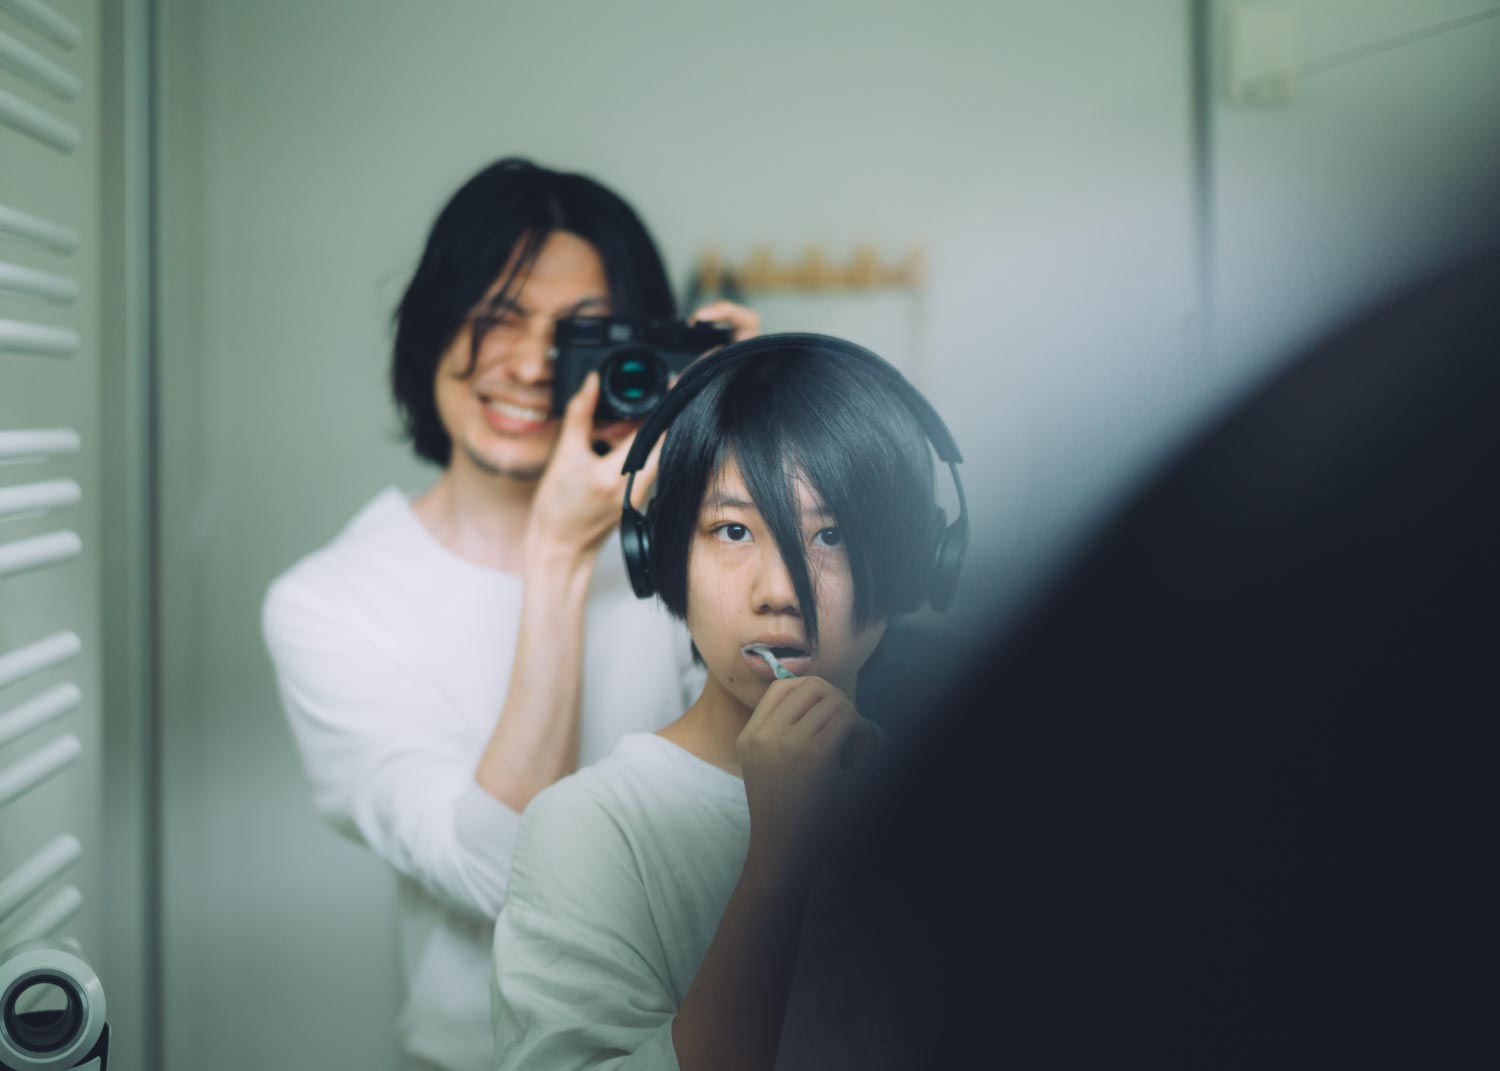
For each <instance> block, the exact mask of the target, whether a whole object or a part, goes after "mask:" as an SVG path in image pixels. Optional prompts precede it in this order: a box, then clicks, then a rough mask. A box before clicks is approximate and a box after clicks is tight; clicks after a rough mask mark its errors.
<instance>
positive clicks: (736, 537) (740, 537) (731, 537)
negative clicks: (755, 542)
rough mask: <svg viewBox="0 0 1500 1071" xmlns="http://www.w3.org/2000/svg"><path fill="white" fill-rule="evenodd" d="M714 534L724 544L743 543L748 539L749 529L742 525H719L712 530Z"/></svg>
mask: <svg viewBox="0 0 1500 1071" xmlns="http://www.w3.org/2000/svg"><path fill="white" fill-rule="evenodd" d="M714 534H715V535H717V536H718V537H719V538H720V539H722V540H724V541H725V542H726V543H743V542H745V540H747V539H749V538H750V529H748V528H746V527H745V526H744V525H743V524H721V525H719V527H717V528H715V529H714Z"/></svg>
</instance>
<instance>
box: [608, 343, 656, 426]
mask: <svg viewBox="0 0 1500 1071" xmlns="http://www.w3.org/2000/svg"><path fill="white" fill-rule="evenodd" d="M599 383H600V386H601V387H602V389H603V394H604V398H605V400H606V401H607V402H608V403H609V405H610V407H611V408H612V409H614V411H615V412H616V413H617V414H618V415H619V416H620V417H621V418H622V419H625V420H633V419H635V418H636V417H640V416H644V415H645V414H646V413H647V412H649V411H650V410H651V408H652V407H653V406H655V405H656V403H657V402H659V401H661V400H662V396H663V395H665V394H666V393H667V366H666V363H665V362H664V361H662V359H661V358H660V357H658V356H657V355H656V353H655V352H654V351H652V350H648V349H646V348H645V347H644V346H628V347H626V348H624V349H620V350H616V351H615V352H614V353H612V354H610V355H609V357H608V358H606V359H605V361H604V364H603V366H602V367H601V368H600V369H599Z"/></svg>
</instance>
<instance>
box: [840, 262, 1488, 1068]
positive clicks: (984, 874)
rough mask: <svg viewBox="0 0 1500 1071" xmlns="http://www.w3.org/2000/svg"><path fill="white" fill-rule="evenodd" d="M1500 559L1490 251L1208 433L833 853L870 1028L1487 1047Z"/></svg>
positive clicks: (977, 671) (1097, 1061) (1199, 1056)
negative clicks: (842, 862)
mask: <svg viewBox="0 0 1500 1071" xmlns="http://www.w3.org/2000/svg"><path fill="white" fill-rule="evenodd" d="M1497 555H1500V261H1497V260H1494V259H1490V260H1486V261H1484V262H1482V263H1477V264H1473V265H1470V266H1469V267H1467V268H1464V269H1463V270H1459V271H1455V272H1452V273H1450V274H1448V275H1446V276H1444V277H1443V278H1441V279H1439V280H1437V281H1435V282H1434V283H1432V284H1430V285H1426V286H1424V287H1422V288H1420V289H1418V290H1416V291H1414V292H1412V293H1410V294H1409V295H1407V296H1405V297H1402V298H1400V299H1398V300H1396V301H1394V302H1392V303H1389V304H1387V305H1386V306H1385V307H1383V308H1381V309H1379V310H1377V311H1376V312H1374V313H1373V314H1372V315H1370V316H1368V317H1366V318H1364V319H1362V320H1361V321H1359V322H1357V323H1356V324H1354V325H1353V326H1351V327H1349V328H1348V329H1346V330H1344V331H1342V332H1340V333H1339V334H1337V335H1336V336H1335V337H1333V338H1331V339H1330V340H1328V341H1326V342H1325V343H1324V344H1322V345H1320V346H1318V347H1317V348H1316V349H1315V350H1314V351H1313V352H1311V353H1310V354H1309V355H1307V356H1306V357H1305V359H1301V360H1299V361H1297V362H1295V363H1294V364H1292V365H1290V366H1289V367H1288V368H1287V369H1286V370H1285V371H1284V372H1282V373H1281V374H1280V375H1278V376H1277V377H1276V378H1275V379H1274V380H1272V381H1271V382H1269V383H1267V384H1266V385H1264V386H1263V387H1262V388H1261V389H1259V390H1257V391H1256V392H1255V393H1254V394H1253V395H1252V396H1251V397H1250V398H1249V399H1248V400H1247V401H1246V402H1245V403H1243V404H1242V405H1240V406H1238V407H1236V408H1235V409H1234V410H1233V411H1232V412H1230V413H1229V415H1228V416H1227V417H1225V418H1224V419H1222V420H1221V421H1219V422H1218V423H1217V424H1216V426H1214V427H1212V428H1210V429H1209V430H1208V431H1206V432H1205V433H1203V434H1202V435H1200V436H1199V437H1197V439H1196V440H1195V441H1194V442H1192V443H1190V444H1189V445H1188V446H1187V448H1186V449H1184V450H1183V451H1182V452H1181V453H1180V454H1179V456H1178V458H1177V460H1175V461H1174V462H1173V463H1172V464H1170V465H1169V466H1167V467H1166V468H1165V469H1164V470H1163V471H1162V472H1161V474H1160V475H1159V477H1158V478H1157V479H1155V480H1154V481H1152V482H1151V483H1150V484H1149V485H1148V486H1147V488H1146V489H1145V490H1144V491H1143V493H1141V494H1140V495H1138V496H1137V497H1136V498H1135V500H1134V502H1133V504H1132V505H1130V506H1129V507H1128V508H1127V509H1125V510H1124V511H1123V512H1122V513H1121V514H1120V515H1119V516H1117V518H1116V519H1115V521H1114V522H1113V523H1112V524H1111V525H1110V526H1108V527H1107V528H1106V529H1105V530H1104V532H1103V534H1102V535H1101V537H1100V538H1098V539H1097V540H1096V541H1095V542H1094V544H1093V546H1092V549H1091V550H1090V551H1089V552H1088V553H1087V554H1085V555H1084V556H1083V557H1082V558H1081V559H1080V560H1079V562H1078V563H1077V564H1076V566H1075V568H1074V569H1073V570H1072V571H1071V572H1070V574H1069V576H1068V578H1067V580H1066V581H1065V582H1064V583H1063V584H1062V585H1061V586H1060V587H1059V588H1057V589H1056V590H1055V591H1054V592H1053V594H1052V596H1051V598H1050V599H1049V600H1047V601H1045V602H1044V604H1043V605H1042V609H1041V611H1040V612H1039V613H1038V614H1037V615H1036V616H1035V617H1034V618H1033V619H1032V620H1031V621H1030V622H1029V624H1028V625H1027V626H1025V627H1024V628H1022V629H1021V630H1020V631H1019V632H1017V633H1015V634H1013V635H1012V636H1011V638H1010V639H1009V640H1008V641H1007V642H1006V644H1005V646H1004V648H1003V649H1001V650H996V651H995V652H994V653H993V657H991V658H989V659H987V660H986V661H985V662H984V663H983V664H980V665H976V666H974V667H973V668H972V670H971V671H970V673H969V675H968V676H967V678H966V679H964V681H963V683H962V685H961V686H960V687H957V688H955V689H954V690H953V691H952V692H951V693H950V694H949V695H947V696H946V698H945V699H944V700H943V702H942V703H940V704H939V705H938V707H937V711H938V713H934V714H933V715H932V716H931V724H932V730H931V732H930V733H929V734H928V735H927V736H926V737H925V738H924V739H923V741H922V745H921V746H920V747H916V748H914V754H913V755H912V759H913V766H912V768H911V769H912V772H910V773H909V775H908V776H907V777H906V778H905V780H904V781H903V782H902V783H901V784H900V787H899V789H898V790H897V791H896V792H894V793H893V794H892V795H891V797H890V798H889V800H888V802H887V803H886V805H885V807H884V810H883V817H882V819H881V821H880V822H879V823H878V824H877V827H876V830H875V831H874V841H873V843H872V844H871V845H869V846H868V847H869V851H868V852H867V853H866V854H865V855H864V856H863V859H864V860H865V862H864V864H863V867H864V868H863V870H862V871H857V872H856V873H854V874H847V873H846V875H845V876H846V878H847V877H852V878H853V879H854V882H853V884H850V885H849V886H848V888H847V892H846V896H847V901H846V902H847V903H848V904H849V910H850V912H851V915H853V916H858V917H863V918H869V917H872V916H873V917H875V918H878V919H879V920H881V921H880V924H879V926H878V929H879V931H880V940H879V944H878V950H873V951H871V952H870V954H869V955H867V956H865V957H864V959H863V961H862V964H861V968H860V969H861V971H862V972H865V975H866V977H865V978H864V979H863V980H862V981H861V982H860V986H861V988H862V989H863V991H864V993H865V995H864V996H863V997H862V998H861V999H860V1004H861V1011H860V1014H861V1016H862V1017H863V1022H864V1027H863V1033H862V1034H861V1035H860V1037H859V1039H858V1040H857V1042H856V1043H855V1044H856V1047H858V1048H860V1049H862V1050H865V1051H867V1052H873V1051H874V1050H875V1049H880V1048H882V1047H884V1048H885V1049H886V1050H887V1051H888V1052H889V1053H890V1054H891V1055H892V1056H895V1055H896V1054H897V1053H899V1054H900V1057H899V1058H900V1059H901V1061H902V1063H903V1065H904V1066H908V1067H910V1066H930V1067H936V1068H959V1067H985V1068H989V1067H995V1068H1003V1067H1015V1068H1042V1067H1058V1068H1092V1067H1118V1066H1129V1067H1135V1066H1140V1067H1152V1068H1175V1067H1181V1068H1221V1067H1234V1068H1288V1067H1317V1068H1333V1067H1369V1066H1377V1067H1388V1066H1399V1067H1469V1066H1500V1062H1497V1053H1500V1042H1497V1040H1496V1032H1495V1020H1496V1008H1497V996H1500V993H1497V990H1500V982H1497V978H1500V966H1497V958H1496V954H1495V953H1496V951H1497V948H1496V942H1495V940H1494V938H1495V935H1496V928H1495V923H1494V919H1495V916H1496V914H1497V910H1500V889H1497V885H1496V882H1495V880H1494V879H1493V877H1492V873H1491V872H1492V871H1494V870H1495V869H1496V868H1495V858H1494V857H1495V855H1496V841H1497V836H1496V834H1497V825H1496V821H1495V819H1496V815H1497V808H1496V806H1495V804H1496V797H1497V784H1500V775H1497V772H1496V770H1495V766H1496V758H1497V754H1500V752H1497V750H1496V748H1495V742H1496V739H1497V734H1496V733H1495V732H1494V731H1493V726H1494V724H1495V722H1496V720H1497V718H1500V626H1497V620H1500V570H1497V565H1496V556H1497ZM871 971H874V972H875V973H876V974H877V975H879V976H880V982H879V984H874V983H872V982H871V981H870V980H869V977H868V972H871ZM880 1033H883V1035H884V1039H883V1041H881V1043H880V1045H875V1046H873V1047H872V1044H871V1038H872V1036H873V1035H875V1034H880ZM876 1062H879V1061H876ZM882 1066H883V1065H882ZM892 1066H894V1064H893V1065H892Z"/></svg>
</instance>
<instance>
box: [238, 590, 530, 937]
mask: <svg viewBox="0 0 1500 1071" xmlns="http://www.w3.org/2000/svg"><path fill="white" fill-rule="evenodd" d="M262 626H263V630H264V635H265V641H266V646H267V648H268V649H269V651H270V653H271V661H272V663H273V664H274V666H275V670H276V679H277V684H278V687H279V689H280V692H281V699H282V705H283V706H284V707H285V709H286V715H287V719H288V721H289V722H290V723H291V727H292V732H293V735H294V736H295V738H296V741H297V746H298V749H299V751H300V752H301V756H302V762H303V765H304V767H305V768H306V769H307V773H308V776H309V777H310V778H311V780H312V782H313V791H314V801H315V803H316V805H317V807H318V810H319V811H320V812H321V813H322V814H323V815H324V816H325V817H326V818H328V820H329V821H330V822H331V823H332V824H333V825H334V827H335V828H336V829H338V830H339V831H340V832H342V833H345V834H346V835H349V836H351V837H354V838H356V839H358V840H362V841H364V842H365V843H366V844H368V845H369V846H370V848H371V849H372V850H373V851H374V852H375V854H376V855H378V856H380V858H382V859H384V860H385V861H386V862H387V863H389V864H390V865H391V866H393V867H394V868H395V869H396V870H397V871H398V872H400V873H402V874H404V875H406V876H408V877H410V878H412V879H414V880H415V881H417V882H418V883H419V884H421V885H422V887H423V888H425V889H426V890H427V891H428V892H430V893H431V894H432V895H433V896H435V897H437V898H438V899H439V900H441V901H443V902H444V903H446V904H448V905H449V906H451V907H454V908H457V909H459V910H461V911H464V912H467V913H469V914H472V915H475V916H477V917H479V918H482V919H483V920H484V921H486V922H489V921H490V920H492V919H494V917H495V915H496V914H497V913H498V912H499V910H500V903H501V901H502V900H503V899H504V896H505V889H506V884H507V881H508V879H509V872H510V858H511V852H512V850H513V849H514V845H515V838H516V832H517V830H518V829H519V827H520V820H521V819H520V815H519V814H517V813H516V812H515V811H514V810H512V809H511V808H509V807H507V806H505V805H504V804H503V803H501V802H500V801H499V800H497V799H495V798H494V797H493V796H491V795H490V794H489V793H487V792H485V790H484V789H483V788H481V787H480V786H479V783H478V782H477V781H475V780H474V770H475V767H476V765H477V763H478V755H476V754H475V753H474V748H473V742H472V741H471V740H468V739H465V738H464V737H463V736H462V734H461V733H459V732H458V731H457V730H456V728H450V727H448V725H449V723H448V721H447V720H446V719H442V718H435V717H433V716H432V715H433V714H434V712H436V711H437V710H438V709H439V708H440V707H441V706H442V705H443V704H444V703H445V702H446V700H445V699H444V697H443V696H442V695H441V693H440V692H439V690H438V689H436V688H435V687H434V686H433V685H432V684H431V683H429V682H427V681H425V680H423V679H422V677H421V676H420V674H418V673H416V672H414V671H412V670H410V669H408V668H406V667H405V666H403V664H402V663H401V661H400V658H399V656H398V653H397V652H392V651H387V650H384V649H383V648H382V646H381V643H380V640H379V638H378V637H376V636H374V635H372V634H371V631H370V630H368V629H364V628H361V623H360V622H359V620H358V618H357V615H354V614H352V613H348V612H345V611H343V610H342V609H341V607H340V605H339V601H338V600H337V598H335V597H333V596H327V595H324V594H322V593H318V592H313V591H310V590H307V589H306V588H305V587H303V586H301V585H298V584H297V583H294V582H292V581H291V580H289V579H288V578H286V577H283V578H282V579H280V580H278V581H277V582H276V583H275V584H273V585H272V586H271V590H270V592H269V593H268V594H267V596H266V601H265V606H264V609H263V614H262Z"/></svg>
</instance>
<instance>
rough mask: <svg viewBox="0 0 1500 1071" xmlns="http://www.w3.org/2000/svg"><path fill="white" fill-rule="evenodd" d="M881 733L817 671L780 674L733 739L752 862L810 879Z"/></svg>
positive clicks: (785, 874)
mask: <svg viewBox="0 0 1500 1071" xmlns="http://www.w3.org/2000/svg"><path fill="white" fill-rule="evenodd" d="M882 735H883V734H882V733H881V732H880V730H878V729H877V728H876V727H875V725H874V724H873V723H871V722H868V721H866V720H865V719H864V718H861V717H860V716H859V713H858V712H857V711H856V710H855V709H854V705H853V704H852V703H851V702H850V701H849V697H848V696H846V695H845V694H844V693H843V692H841V691H839V690H838V689H837V688H835V687H834V686H833V685H831V684H829V683H828V682H827V681H826V680H824V679H823V678H821V677H797V678H794V679H791V680H779V681H775V682H773V683H772V684H771V686H770V687H769V688H768V689H766V694H765V696H764V697H762V699H761V701H760V703H759V704H758V705H757V706H756V708H755V710H754V712H753V713H752V714H751V715H750V720H749V721H748V722H747V723H746V724H745V728H744V730H743V731H742V732H741V733H740V735H739V739H738V740H737V741H736V745H735V747H736V751H737V752H738V755H739V759H740V764H741V768H742V769H743V772H744V776H745V795H746V797H747V798H748V800H749V804H750V855H751V856H752V857H753V858H754V859H755V861H756V863H757V865H760V866H764V867H766V868H767V869H768V871H769V872H771V873H774V874H776V875H778V876H779V877H782V878H785V879H789V880H791V881H793V882H795V883H798V884H804V885H805V884H807V883H810V882H811V880H812V878H813V877H814V876H815V875H816V873H817V871H818V868H819V866H820V864H821V863H822V861H823V860H824V859H825V858H826V857H827V854H828V847H829V844H830V842H831V841H832V839H833V835H834V833H835V831H836V830H837V828H838V823H839V817H840V814H841V812H842V810H843V807H842V804H841V798H842V797H843V796H845V795H846V793H847V792H848V789H849V787H850V782H851V781H852V778H853V774H854V771H855V769H856V768H857V767H859V766H861V765H863V764H864V762H865V761H867V760H868V758H869V756H870V755H871V754H872V753H873V752H874V751H876V750H878V748H879V745H880V741H881V737H882Z"/></svg>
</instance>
